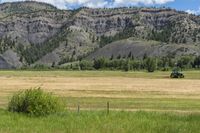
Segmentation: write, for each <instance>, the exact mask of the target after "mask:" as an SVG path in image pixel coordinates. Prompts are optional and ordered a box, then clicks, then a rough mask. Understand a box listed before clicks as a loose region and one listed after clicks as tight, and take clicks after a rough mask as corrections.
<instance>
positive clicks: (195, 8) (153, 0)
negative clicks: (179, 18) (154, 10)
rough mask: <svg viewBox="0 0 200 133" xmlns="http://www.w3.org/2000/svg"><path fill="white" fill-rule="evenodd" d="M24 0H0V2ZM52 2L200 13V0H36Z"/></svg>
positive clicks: (68, 6)
mask: <svg viewBox="0 0 200 133" xmlns="http://www.w3.org/2000/svg"><path fill="white" fill-rule="evenodd" d="M13 1H23V0H0V3H4V2H13ZM35 1H40V2H46V3H50V4H52V5H54V6H56V7H58V8H60V9H72V8H78V7H81V6H87V7H92V8H100V7H120V6H150V7H151V6H166V7H171V8H175V9H177V10H183V11H187V12H189V13H193V14H200V0H35Z"/></svg>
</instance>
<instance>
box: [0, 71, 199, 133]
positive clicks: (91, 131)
mask: <svg viewBox="0 0 200 133" xmlns="http://www.w3.org/2000/svg"><path fill="white" fill-rule="evenodd" d="M184 74H185V76H186V78H185V79H170V78H169V75H170V72H155V73H146V72H120V71H0V81H1V86H0V107H1V108H2V110H0V117H1V119H0V132H3V133H18V132H19V133H26V132H30V133H31V132H32V133H70V132H71V133H74V132H76V133H79V132H80V133H82V132H83V133H102V132H105V133H106V132H108V133H112V132H113V133H118V132H119V133H124V132H125V133H128V132H131V133H132V132H137V133H156V132H157V133H160V132H162V133H190V132H191V133H198V132H199V129H200V127H199V125H200V71H186V72H184ZM31 87H41V88H42V89H44V90H46V91H50V92H53V93H54V94H56V95H59V96H61V97H63V100H65V101H66V109H67V112H65V113H62V114H57V115H51V116H48V117H44V118H31V117H27V116H24V115H19V114H12V113H9V112H7V111H6V108H7V104H8V101H9V99H10V97H11V96H12V94H13V93H15V92H16V91H19V90H24V89H29V88H31ZM107 102H109V103H110V111H111V112H110V114H109V115H107V113H106V106H107ZM78 105H79V106H80V114H78V113H77V106H78ZM122 111H124V112H122ZM144 111H145V112H144Z"/></svg>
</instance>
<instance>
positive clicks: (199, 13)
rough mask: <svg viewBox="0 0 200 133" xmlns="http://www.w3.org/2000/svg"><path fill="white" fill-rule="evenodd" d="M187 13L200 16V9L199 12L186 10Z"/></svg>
mask: <svg viewBox="0 0 200 133" xmlns="http://www.w3.org/2000/svg"><path fill="white" fill-rule="evenodd" d="M186 12H187V13H189V14H195V15H200V7H199V9H198V10H186Z"/></svg>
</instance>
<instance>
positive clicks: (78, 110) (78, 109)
mask: <svg viewBox="0 0 200 133" xmlns="http://www.w3.org/2000/svg"><path fill="white" fill-rule="evenodd" d="M77 112H78V114H79V113H80V105H79V104H78V108H77Z"/></svg>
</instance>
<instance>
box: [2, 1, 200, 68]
mask: <svg viewBox="0 0 200 133" xmlns="http://www.w3.org/2000/svg"><path fill="white" fill-rule="evenodd" d="M130 37H132V38H137V40H138V39H139V40H140V39H141V40H156V41H159V42H164V43H167V44H169V45H178V44H179V45H186V46H187V45H189V46H192V47H193V46H194V47H199V43H200V17H198V16H195V15H189V14H187V13H185V12H179V11H176V10H172V9H153V8H115V9H89V8H80V9H77V10H73V11H71V10H59V9H56V8H55V7H53V6H51V5H49V4H44V3H38V2H16V3H5V4H1V5H0V53H1V57H2V58H3V59H4V60H5V62H7V63H8V62H11V63H10V65H11V66H12V67H21V66H23V65H31V64H34V63H40V64H48V65H51V64H63V63H66V62H70V61H75V60H78V59H81V58H84V57H87V56H88V54H89V53H91V52H94V51H96V50H97V49H98V48H100V47H103V46H105V45H106V44H108V43H111V42H114V41H118V42H120V40H123V39H128V38H130ZM111 46H112V45H111ZM10 51H12V52H10ZM141 51H142V49H141V50H140V51H135V52H141ZM123 52H126V50H123ZM9 53H10V54H11V53H12V56H9ZM102 53H103V52H102ZM164 53H166V51H165V52H164ZM188 54H189V53H188ZM193 54H196V55H197V54H199V51H198V50H197V51H195V53H193ZM5 55H6V57H13V58H15V59H13V60H12V61H10V58H9V60H8V58H6V57H5V58H4V56H5ZM13 55H15V56H13ZM155 55H162V52H161V53H156V54H155Z"/></svg>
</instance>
